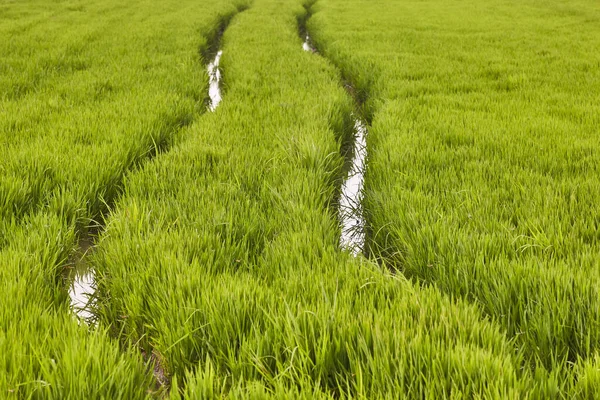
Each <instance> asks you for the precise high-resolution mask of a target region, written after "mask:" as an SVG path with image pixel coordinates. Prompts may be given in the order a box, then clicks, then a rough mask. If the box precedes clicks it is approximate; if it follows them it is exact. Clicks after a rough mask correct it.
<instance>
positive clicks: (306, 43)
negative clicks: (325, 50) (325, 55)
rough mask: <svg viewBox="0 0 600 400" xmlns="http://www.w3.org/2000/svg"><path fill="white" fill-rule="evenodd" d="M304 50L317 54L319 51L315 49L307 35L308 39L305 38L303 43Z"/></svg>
mask: <svg viewBox="0 0 600 400" xmlns="http://www.w3.org/2000/svg"><path fill="white" fill-rule="evenodd" d="M302 50H304V51H309V52H311V53H316V52H317V49H315V48H314V47H313V45H312V44H311V41H310V36H308V35H306V37H305V38H304V43H302Z"/></svg>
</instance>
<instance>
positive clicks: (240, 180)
mask: <svg viewBox="0 0 600 400" xmlns="http://www.w3.org/2000/svg"><path fill="white" fill-rule="evenodd" d="M305 12H306V11H305V9H304V8H303V7H302V5H301V3H294V2H287V3H281V2H276V1H272V0H255V1H254V2H253V4H252V7H251V8H249V9H248V10H247V11H245V12H244V13H241V14H238V15H237V16H236V17H235V18H234V19H233V20H232V22H231V24H230V26H229V27H228V29H227V30H226V31H225V33H224V36H223V39H222V49H223V53H222V58H221V60H220V66H221V67H222V75H223V79H224V85H225V87H226V89H227V90H226V92H225V94H224V95H223V98H222V102H221V103H220V105H219V107H218V108H217V109H216V110H215V112H214V113H207V114H205V115H203V116H202V117H201V118H199V119H198V120H197V121H196V122H195V123H193V124H192V125H190V126H189V127H187V128H186V131H185V134H184V135H183V136H184V137H185V139H184V140H182V141H181V142H180V143H178V144H177V145H176V146H174V147H173V148H172V150H171V151H170V152H169V153H166V154H163V155H161V156H160V157H157V158H156V159H155V160H154V161H153V162H152V163H148V164H146V165H145V166H144V167H143V168H142V169H141V170H140V171H138V172H137V173H136V174H132V175H131V176H129V178H128V179H127V181H126V184H125V188H124V195H123V197H122V198H121V199H120V200H119V202H118V203H117V206H116V209H115V212H114V213H113V214H112V215H111V218H110V219H109V221H108V224H107V229H106V232H105V234H104V235H103V236H102V238H101V239H100V242H99V243H98V250H97V252H95V253H94V255H93V257H92V262H93V265H94V268H95V269H96V271H97V272H98V276H99V278H98V282H99V294H98V297H99V300H100V301H99V304H98V308H97V310H96V312H97V313H98V315H99V317H100V320H101V323H102V325H103V326H107V327H110V329H111V330H112V332H113V335H115V336H117V337H120V338H122V340H124V341H125V342H130V343H131V342H135V343H138V344H139V346H140V347H141V348H142V349H143V351H144V352H145V353H146V354H151V353H152V354H155V355H156V357H157V358H158V359H160V360H161V367H162V369H163V370H164V371H165V373H166V374H167V375H168V381H169V382H170V396H171V397H172V398H221V397H229V398H238V397H240V398H265V397H275V398H279V397H287V398H296V397H298V398H350V397H359V398H398V397H400V398H403V397H404V398H415V397H426V398H439V397H444V396H446V397H452V396H455V397H461V396H465V397H472V396H482V397H486V396H487V397H498V398H519V397H524V396H527V395H529V394H536V393H538V394H540V393H547V392H545V390H546V387H545V386H543V385H542V383H538V382H537V381H536V380H535V379H534V377H532V376H531V375H530V374H529V372H527V371H523V370H522V369H521V364H522V359H521V355H520V354H519V353H518V352H516V351H515V350H514V346H513V344H512V343H511V342H510V341H509V340H507V339H506V337H505V336H504V335H503V334H502V333H501V332H500V329H499V327H498V326H497V325H495V324H494V323H492V322H490V321H489V320H486V319H485V318H483V317H482V315H481V314H480V313H479V311H478V310H477V309H476V307H474V306H471V305H468V304H467V303H466V302H464V301H458V302H456V301H453V300H451V299H450V298H448V297H445V296H444V295H442V294H441V293H440V292H439V291H438V290H436V289H435V288H429V289H421V288H418V287H416V286H414V285H413V284H411V283H410V282H408V281H407V280H405V279H403V278H402V277H399V276H394V275H392V274H390V273H389V272H386V271H382V270H381V269H380V268H379V267H378V266H377V265H376V264H373V263H372V262H370V261H368V260H366V259H364V258H362V257H358V258H355V257H354V256H353V255H352V254H350V253H348V252H345V251H341V250H340V248H339V236H340V227H339V225H338V218H337V212H336V210H335V209H333V208H332V207H331V203H332V201H333V199H334V198H335V194H336V193H337V192H338V191H339V187H340V183H341V180H342V178H343V157H342V155H341V154H340V147H341V143H342V142H343V141H344V140H346V138H344V137H343V136H344V135H349V134H351V130H347V129H345V128H346V127H347V125H348V124H347V122H348V116H349V115H350V114H351V111H352V110H353V107H354V106H353V101H352V99H351V98H350V97H349V96H348V95H347V93H346V92H345V90H344V89H343V88H342V86H341V85H340V82H341V76H340V74H339V73H338V71H337V70H336V69H335V68H334V67H333V66H332V65H331V64H330V63H329V62H327V61H326V60H324V59H323V58H321V57H315V56H314V55H312V54H309V53H306V52H304V51H303V50H302V48H301V39H300V37H299V36H298V34H297V32H298V21H299V20H301V19H302V17H303V16H305V14H304V13H305ZM544 384H545V383H544Z"/></svg>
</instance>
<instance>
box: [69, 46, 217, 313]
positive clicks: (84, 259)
mask: <svg viewBox="0 0 600 400" xmlns="http://www.w3.org/2000/svg"><path fill="white" fill-rule="evenodd" d="M222 54H223V51H222V50H219V51H217V54H215V58H214V59H213V61H212V62H211V63H209V64H208V66H207V71H208V77H209V87H208V97H209V105H208V109H209V110H210V111H211V112H212V111H215V109H216V108H217V107H218V106H219V103H221V71H220V69H219V62H220V61H221V55H222ZM93 251H94V238H92V237H86V238H84V239H81V241H80V242H79V250H78V251H77V253H76V254H75V255H74V256H73V258H72V259H71V260H70V262H69V265H68V267H67V273H66V280H67V282H68V286H69V298H70V303H71V310H72V311H73V313H74V314H75V316H77V317H78V318H79V319H80V320H81V321H85V322H86V323H90V322H91V321H92V320H93V316H94V315H93V313H92V308H93V306H94V301H95V300H94V293H95V291H96V278H95V272H94V269H93V268H92V267H91V266H90V265H89V262H88V257H89V255H90V254H91V253H92V252H93Z"/></svg>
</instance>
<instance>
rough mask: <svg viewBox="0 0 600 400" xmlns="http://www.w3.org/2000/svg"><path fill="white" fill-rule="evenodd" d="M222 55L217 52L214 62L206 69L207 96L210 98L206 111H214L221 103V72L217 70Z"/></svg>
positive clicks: (220, 52) (221, 52)
mask: <svg viewBox="0 0 600 400" xmlns="http://www.w3.org/2000/svg"><path fill="white" fill-rule="evenodd" d="M222 54H223V51H222V50H219V51H218V52H217V54H216V55H215V58H214V60H213V61H212V62H211V63H210V64H208V67H207V69H208V77H209V87H208V96H209V97H210V104H209V105H208V109H209V110H210V111H215V109H216V108H217V107H218V105H219V103H220V102H221V86H220V85H221V70H220V69H219V62H220V61H221V55H222Z"/></svg>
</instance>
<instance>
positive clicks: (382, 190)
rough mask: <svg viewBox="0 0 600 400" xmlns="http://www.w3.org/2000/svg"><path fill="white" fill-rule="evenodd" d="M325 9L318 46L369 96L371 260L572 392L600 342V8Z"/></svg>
mask: <svg viewBox="0 0 600 400" xmlns="http://www.w3.org/2000/svg"><path fill="white" fill-rule="evenodd" d="M312 10H313V16H312V18H311V19H310V20H309V21H308V28H309V31H310V32H311V36H312V38H313V40H314V41H315V42H316V43H317V46H318V48H319V49H320V50H321V51H322V53H323V54H324V55H325V56H326V57H329V58H330V59H331V60H333V61H334V63H335V64H336V65H338V66H339V68H341V69H342V70H343V71H344V74H346V76H348V77H349V79H350V80H351V81H352V82H353V84H354V85H355V86H356V87H357V88H358V89H359V91H361V92H362V93H366V94H368V96H367V98H366V103H365V107H366V108H367V114H368V115H370V116H371V121H372V129H371V130H370V132H369V138H368V141H367V142H368V147H369V160H368V167H367V176H366V183H365V203H364V208H365V212H366V215H367V223H368V225H369V232H370V233H369V240H368V241H369V246H370V252H371V253H372V255H373V256H374V257H376V258H378V259H379V260H380V262H382V263H383V264H384V265H385V266H386V267H390V268H393V269H395V270H397V271H399V272H402V273H403V274H404V275H406V276H408V277H410V278H412V279H413V280H414V281H417V282H420V283H423V284H426V285H431V286H434V287H436V288H439V289H440V290H442V291H443V292H444V293H447V294H449V295H451V296H453V297H455V298H463V299H466V300H468V301H470V302H472V303H474V304H476V305H477V306H478V307H479V308H480V309H481V310H482V311H483V312H484V313H485V314H486V315H488V316H490V317H491V318H493V320H494V321H495V322H496V323H498V324H499V325H500V326H502V327H503V329H504V331H505V332H506V333H507V334H508V336H509V337H512V338H514V339H515V343H516V345H517V346H518V347H519V349H520V350H522V351H523V352H524V354H525V357H526V359H527V360H528V361H529V362H530V363H531V365H532V368H533V369H536V368H537V369H538V370H539V371H538V373H540V374H544V373H546V372H542V371H543V370H547V371H549V372H548V373H550V374H554V375H556V376H558V378H556V379H558V381H559V382H560V383H561V384H562V385H563V386H564V388H563V389H562V390H563V391H562V392H561V396H564V397H572V396H574V395H575V394H574V393H570V392H568V390H571V389H569V388H570V385H571V384H572V383H573V382H574V381H575V380H576V378H573V377H571V376H570V375H571V374H572V373H577V371H579V370H583V371H586V377H587V378H586V379H588V378H589V379H592V380H593V379H594V378H593V376H595V374H594V373H588V372H587V371H588V369H587V368H592V367H591V366H592V365H594V364H593V362H583V361H582V359H587V358H588V357H594V355H595V354H596V352H597V349H598V345H599V341H600V337H599V336H598V328H599V326H600V303H599V298H598V279H597V278H598V266H599V263H598V260H599V258H598V256H597V255H598V250H599V244H600V242H599V239H600V236H599V235H598V232H600V230H599V229H598V226H599V224H598V215H600V214H599V211H600V209H599V206H598V204H600V202H599V200H600V191H599V188H600V186H598V176H599V175H598V172H599V171H598V165H599V164H598V161H599V159H598V153H597V152H595V150H594V149H596V148H597V143H596V142H597V127H598V126H599V123H600V120H599V117H598V116H599V115H600V114H598V104H599V101H598V100H600V99H599V94H598V91H597V90H594V89H593V88H595V87H597V86H598V83H599V82H600V74H599V73H598V71H599V70H598V69H597V68H595V67H594V66H598V65H600V57H599V56H598V53H597V51H596V48H597V47H598V44H600V43H598V41H599V40H600V39H599V38H600V35H598V27H597V24H596V23H595V22H596V21H597V20H598V18H599V16H600V10H599V9H598V7H597V5H595V4H593V3H590V2H587V1H574V2H568V3H565V2H562V1H547V2H542V3H540V2H534V1H525V2H515V1H506V0H497V1H491V2H489V1H488V2H482V1H477V0H473V1H468V2H461V3H452V2H450V3H449V2H443V1H436V0H428V1H403V2H382V1H374V2H366V1H360V0H358V1H351V2H344V3H342V2H339V1H335V0H319V1H318V2H317V3H316V4H315V5H314V6H313V8H312ZM573 363H577V364H579V363H583V364H584V365H585V367H582V368H574V369H573V368H572V365H573ZM590 387H594V388H596V387H597V384H594V385H592V386H590ZM565 390H567V391H565ZM573 390H575V391H576V390H577V389H576V388H575V389H573ZM587 393H589V392H587Z"/></svg>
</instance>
